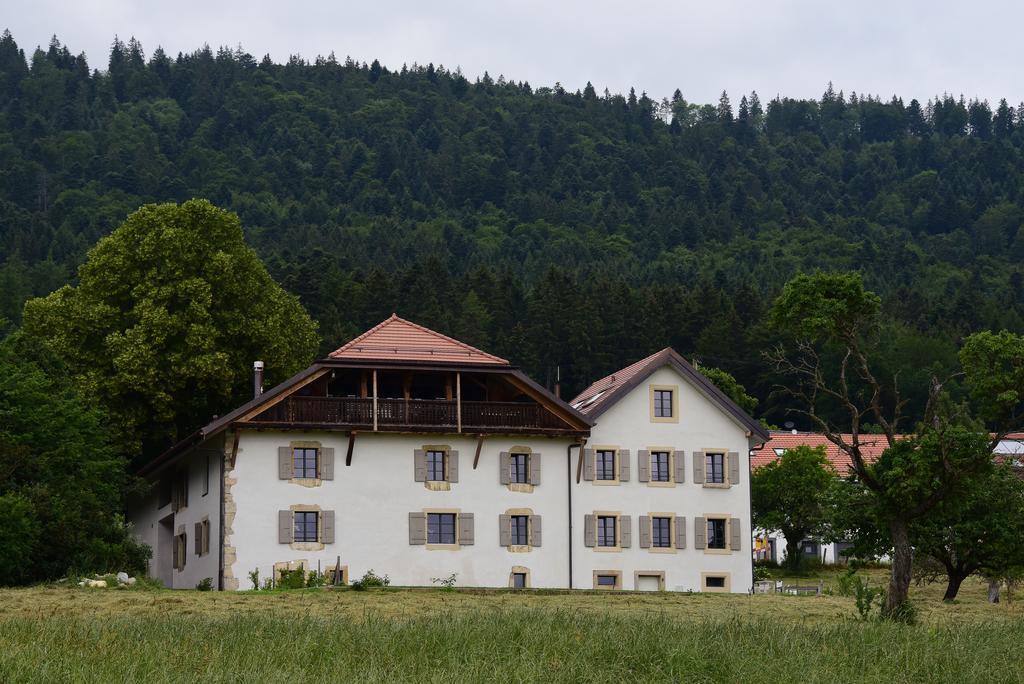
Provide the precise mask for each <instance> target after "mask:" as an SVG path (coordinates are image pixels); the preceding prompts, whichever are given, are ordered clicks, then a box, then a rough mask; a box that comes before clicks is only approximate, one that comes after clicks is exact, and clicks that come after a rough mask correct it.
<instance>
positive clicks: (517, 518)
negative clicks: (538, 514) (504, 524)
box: [512, 515, 530, 546]
mask: <svg viewBox="0 0 1024 684" xmlns="http://www.w3.org/2000/svg"><path fill="white" fill-rule="evenodd" d="M529 543H530V516H528V515H513V516H512V546H526V545H527V544H529Z"/></svg>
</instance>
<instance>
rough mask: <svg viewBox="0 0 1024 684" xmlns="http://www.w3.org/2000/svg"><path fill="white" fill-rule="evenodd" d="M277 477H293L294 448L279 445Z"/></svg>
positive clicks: (287, 478)
mask: <svg viewBox="0 0 1024 684" xmlns="http://www.w3.org/2000/svg"><path fill="white" fill-rule="evenodd" d="M277 479H279V480H290V479H292V448H291V447H286V446H285V447H277Z"/></svg>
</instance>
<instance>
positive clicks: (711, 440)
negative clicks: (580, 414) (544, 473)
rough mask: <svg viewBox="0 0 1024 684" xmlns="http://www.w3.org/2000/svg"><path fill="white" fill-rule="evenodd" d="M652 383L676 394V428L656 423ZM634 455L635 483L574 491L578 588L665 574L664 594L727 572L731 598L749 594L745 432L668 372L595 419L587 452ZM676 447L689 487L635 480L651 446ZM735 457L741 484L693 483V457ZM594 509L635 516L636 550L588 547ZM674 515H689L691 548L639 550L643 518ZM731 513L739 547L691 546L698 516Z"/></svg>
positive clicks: (629, 583)
mask: <svg viewBox="0 0 1024 684" xmlns="http://www.w3.org/2000/svg"><path fill="white" fill-rule="evenodd" d="M651 385H671V386H677V387H678V389H679V422H677V423H666V422H653V421H652V420H651V417H650V416H651V408H650V394H649V388H650V386H651ZM601 446H609V447H617V448H622V449H629V451H630V458H631V463H630V481H629V482H624V483H621V484H618V485H603V484H595V483H594V482H591V481H586V480H582V481H581V482H580V483H579V484H578V485H574V489H573V501H572V507H573V519H572V524H573V535H572V543H573V584H574V586H575V587H576V588H591V587H592V586H593V582H594V579H593V575H594V572H595V571H603V570H617V571H620V572H621V573H622V588H623V589H633V588H634V576H635V572H637V571H640V572H645V571H646V572H654V571H664V573H665V588H666V589H668V590H676V591H687V590H692V591H701V589H702V581H701V578H702V573H721V574H728V575H729V578H730V587H731V590H732V591H733V592H746V591H748V590H749V589H750V588H751V586H752V584H753V577H752V569H751V547H750V532H751V530H750V469H749V450H750V444H749V441H748V437H747V433H746V429H745V428H744V427H743V426H741V425H740V424H739V423H737V422H736V421H735V420H733V419H732V418H731V417H730V416H729V414H727V413H726V412H725V411H724V410H723V409H721V408H720V407H719V406H718V404H716V403H715V402H713V401H711V400H710V399H708V398H707V397H706V396H705V395H704V394H703V393H701V392H700V391H699V390H698V389H697V388H696V387H695V386H693V385H692V384H691V383H690V382H689V381H688V380H687V379H686V378H684V377H683V376H682V375H680V374H679V373H678V372H676V370H675V369H674V368H672V367H671V366H665V367H663V368H661V369H659V370H657V371H655V372H654V373H652V374H651V375H650V376H649V377H648V378H647V379H646V380H645V381H644V382H642V383H640V384H639V385H637V387H635V388H634V389H633V390H632V391H631V392H629V393H628V394H627V395H626V396H624V397H622V398H620V399H619V400H618V402H617V403H616V404H615V405H614V406H612V407H611V408H609V409H608V410H606V411H605V412H604V413H603V414H601V415H600V416H599V417H598V418H597V424H596V425H595V426H594V427H593V429H592V431H591V436H590V438H589V440H588V443H587V448H593V449H598V448H600V447H601ZM655 446H659V447H667V446H670V447H673V448H674V449H677V450H682V451H684V452H685V458H686V482H684V483H681V484H677V485H676V486H675V487H667V488H666V487H655V486H650V485H649V484H647V483H642V482H638V481H637V455H638V452H639V451H640V450H642V449H649V448H650V447H655ZM712 449H714V450H723V451H733V452H737V453H738V454H739V456H740V468H739V470H740V481H739V484H736V485H733V486H732V487H729V488H728V489H721V488H712V487H705V486H702V485H699V484H695V483H694V482H693V455H694V453H695V452H698V451H704V450H712ZM594 511H615V512H621V513H622V514H624V515H629V516H631V526H632V535H631V536H632V545H631V547H630V548H628V549H622V550H621V551H617V552H608V551H599V550H596V549H595V548H593V547H587V546H586V545H585V543H584V516H585V515H587V514H590V513H593V512H594ZM650 512H658V513H666V512H672V513H675V514H676V515H678V516H686V519H687V533H686V541H687V544H686V548H685V549H682V550H678V551H676V552H675V553H663V552H655V551H652V550H651V549H642V548H640V547H639V529H638V525H639V520H640V516H643V515H648V514H649V513H650ZM708 514H726V515H728V516H729V517H733V518H738V519H739V520H740V525H741V532H740V541H741V548H740V550H738V551H732V552H728V553H721V552H719V553H715V552H712V551H705V550H697V549H695V548H694V543H693V542H694V534H693V532H694V530H693V526H694V518H696V517H706V516H707V515H708Z"/></svg>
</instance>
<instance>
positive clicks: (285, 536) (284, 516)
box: [277, 511, 295, 544]
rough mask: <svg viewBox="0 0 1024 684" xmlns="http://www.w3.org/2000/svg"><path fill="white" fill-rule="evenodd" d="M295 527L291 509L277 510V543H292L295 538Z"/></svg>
mask: <svg viewBox="0 0 1024 684" xmlns="http://www.w3.org/2000/svg"><path fill="white" fill-rule="evenodd" d="M294 534H295V527H294V525H293V524H292V512H291V511H278V512H277V543H279V544H291V543H292V539H293V538H294V536H293V535H294Z"/></svg>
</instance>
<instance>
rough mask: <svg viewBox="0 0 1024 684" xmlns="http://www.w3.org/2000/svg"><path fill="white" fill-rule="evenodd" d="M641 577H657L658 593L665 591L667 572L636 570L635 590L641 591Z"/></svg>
mask: <svg viewBox="0 0 1024 684" xmlns="http://www.w3.org/2000/svg"><path fill="white" fill-rule="evenodd" d="M641 577H657V578H658V591H665V571H664V570H634V571H633V590H634V591H640V578H641Z"/></svg>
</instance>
